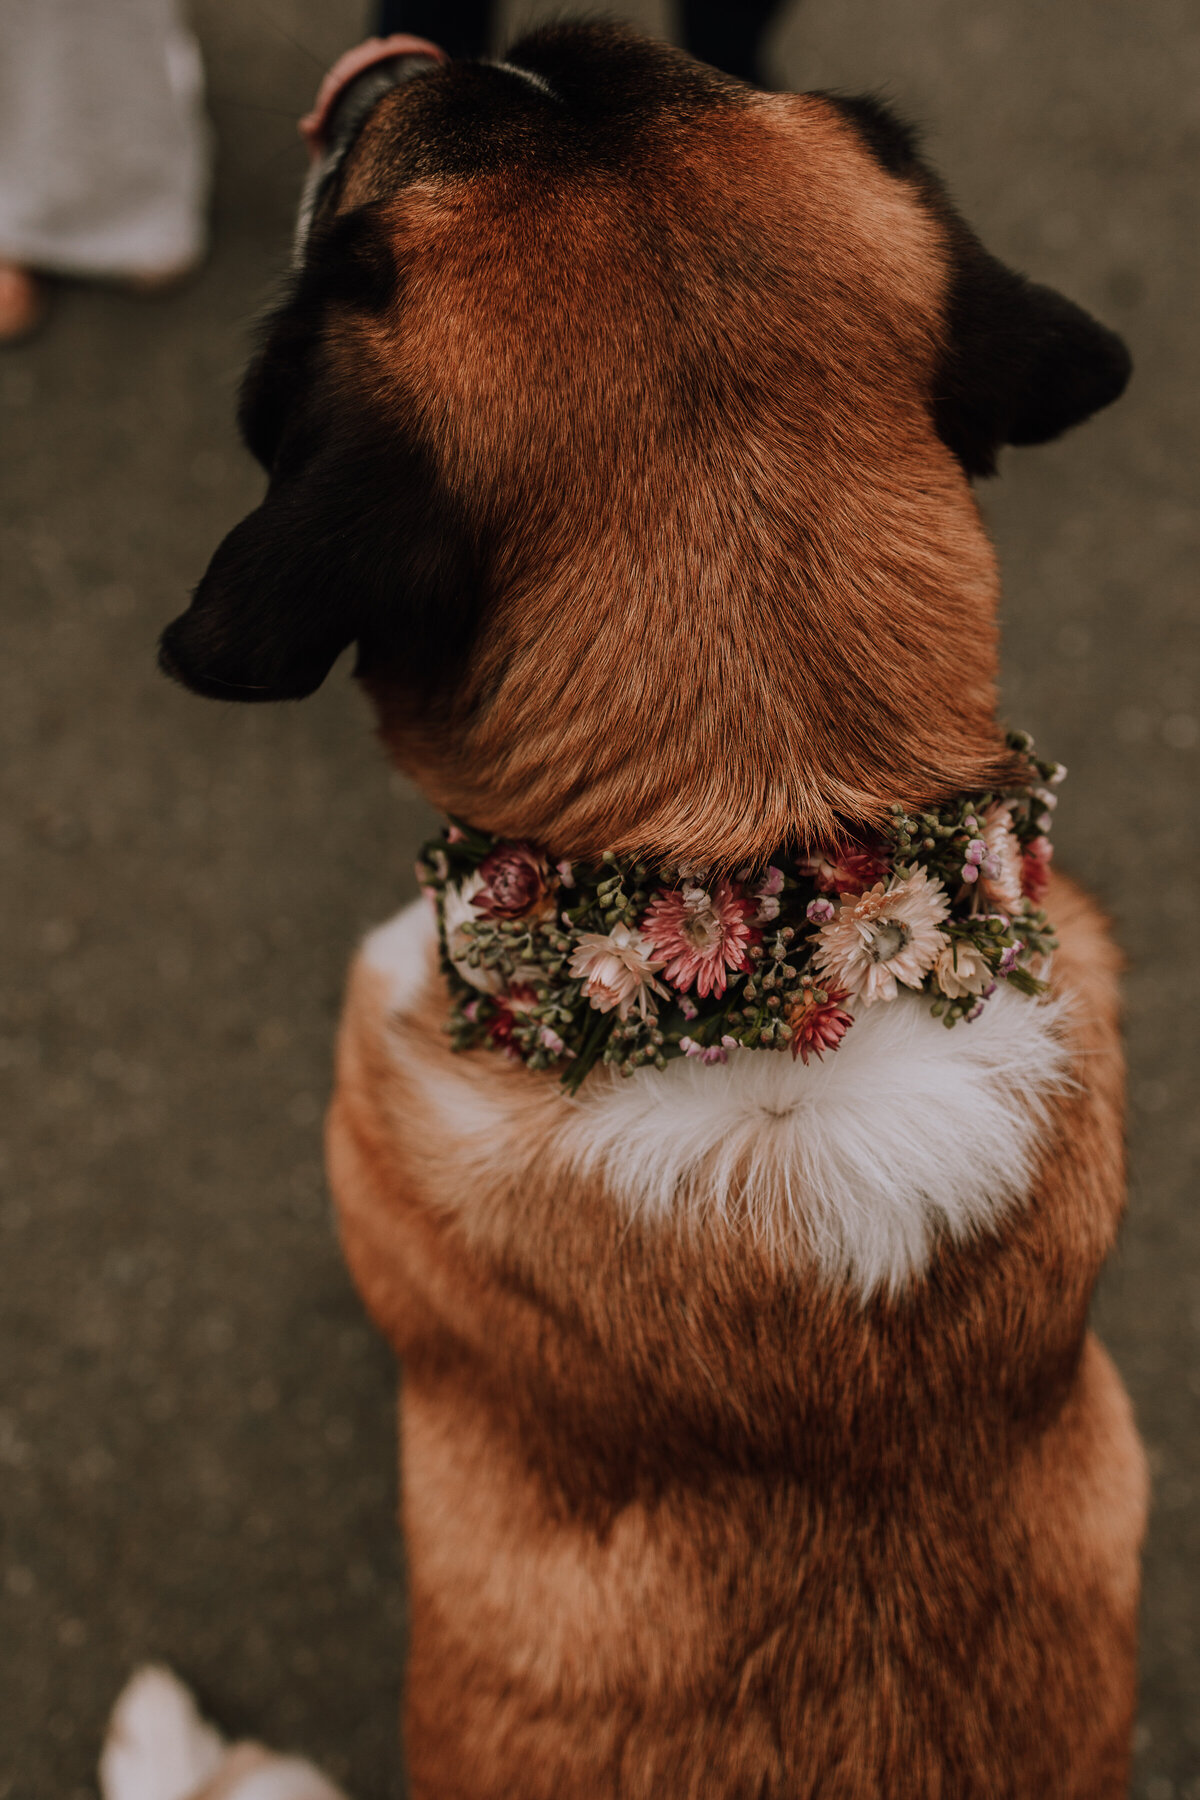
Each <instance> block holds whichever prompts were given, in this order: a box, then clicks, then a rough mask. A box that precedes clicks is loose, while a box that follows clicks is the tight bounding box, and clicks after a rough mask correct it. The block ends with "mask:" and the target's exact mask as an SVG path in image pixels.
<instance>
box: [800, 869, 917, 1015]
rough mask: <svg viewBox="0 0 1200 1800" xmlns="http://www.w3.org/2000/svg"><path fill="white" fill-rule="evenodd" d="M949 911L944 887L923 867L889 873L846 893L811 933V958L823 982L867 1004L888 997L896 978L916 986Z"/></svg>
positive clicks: (894, 989)
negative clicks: (813, 940) (861, 889)
mask: <svg viewBox="0 0 1200 1800" xmlns="http://www.w3.org/2000/svg"><path fill="white" fill-rule="evenodd" d="M949 911H950V902H949V900H948V899H947V898H946V892H945V889H944V888H943V887H942V884H941V882H940V881H938V880H937V879H936V878H934V879H931V878H930V876H929V875H928V874H927V872H926V871H925V870H924V869H920V868H919V869H916V870H914V872H913V873H912V874H911V875H908V876H893V878H892V880H891V881H890V883H888V884H887V885H886V886H885V885H884V883H883V882H882V881H880V882H877V883H876V884H875V886H874V887H873V888H872V889H871V890H870V892H869V893H866V894H848V895H846V897H845V898H844V899H843V900H842V903H841V905H840V906H839V908H838V914H837V917H836V918H835V919H832V920H831V921H830V922H829V924H828V925H822V927H821V929H820V931H819V932H818V933H817V945H816V950H815V951H814V961H815V962H816V965H817V968H818V969H819V970H820V972H821V973H822V975H824V976H825V977H826V978H827V985H828V986H832V987H839V988H844V989H845V991H846V993H847V994H848V995H851V994H852V995H854V996H856V997H857V998H858V999H860V1000H862V1002H863V1003H864V1005H867V1006H870V1005H872V1004H873V1003H874V1002H875V1001H876V1000H894V999H895V998H896V994H897V992H898V991H899V990H898V989H897V987H896V983H897V982H898V981H902V982H903V983H904V984H905V986H906V987H914V988H916V987H920V985H921V983H922V981H923V980H924V979H925V976H926V975H927V973H928V972H929V970H930V969H931V968H932V967H933V964H934V962H935V961H936V960H937V957H938V954H939V952H940V951H941V950H942V949H943V947H944V945H945V942H946V939H945V935H944V933H943V932H941V931H940V930H939V929H938V927H939V926H940V925H941V923H942V921H943V920H944V919H945V918H946V916H947V914H948V913H949Z"/></svg>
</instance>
